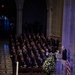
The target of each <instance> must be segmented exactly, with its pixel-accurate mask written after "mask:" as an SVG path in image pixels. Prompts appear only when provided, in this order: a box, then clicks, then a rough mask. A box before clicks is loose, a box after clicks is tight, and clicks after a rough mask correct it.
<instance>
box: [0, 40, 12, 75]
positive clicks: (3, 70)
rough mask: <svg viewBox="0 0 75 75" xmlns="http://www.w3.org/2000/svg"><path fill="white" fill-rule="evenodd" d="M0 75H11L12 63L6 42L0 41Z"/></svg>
mask: <svg viewBox="0 0 75 75" xmlns="http://www.w3.org/2000/svg"><path fill="white" fill-rule="evenodd" d="M0 75H12V62H11V58H10V54H9V46H8V41H5V40H1V41H0Z"/></svg>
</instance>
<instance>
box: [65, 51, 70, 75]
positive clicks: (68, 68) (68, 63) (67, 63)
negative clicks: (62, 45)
mask: <svg viewBox="0 0 75 75" xmlns="http://www.w3.org/2000/svg"><path fill="white" fill-rule="evenodd" d="M70 71H71V69H70V50H68V51H67V61H66V75H71V72H70Z"/></svg>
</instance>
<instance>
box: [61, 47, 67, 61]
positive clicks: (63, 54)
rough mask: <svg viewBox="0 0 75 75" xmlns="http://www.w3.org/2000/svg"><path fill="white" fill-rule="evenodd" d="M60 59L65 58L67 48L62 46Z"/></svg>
mask: <svg viewBox="0 0 75 75" xmlns="http://www.w3.org/2000/svg"><path fill="white" fill-rule="evenodd" d="M62 59H63V60H67V50H66V49H65V48H64V46H62Z"/></svg>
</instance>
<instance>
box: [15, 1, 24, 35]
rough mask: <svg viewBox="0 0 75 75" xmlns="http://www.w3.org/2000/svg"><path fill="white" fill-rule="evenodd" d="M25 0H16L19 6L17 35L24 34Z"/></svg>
mask: <svg viewBox="0 0 75 75" xmlns="http://www.w3.org/2000/svg"><path fill="white" fill-rule="evenodd" d="M23 3H24V0H16V6H17V27H16V28H17V31H16V32H17V35H20V34H22V9H23Z"/></svg>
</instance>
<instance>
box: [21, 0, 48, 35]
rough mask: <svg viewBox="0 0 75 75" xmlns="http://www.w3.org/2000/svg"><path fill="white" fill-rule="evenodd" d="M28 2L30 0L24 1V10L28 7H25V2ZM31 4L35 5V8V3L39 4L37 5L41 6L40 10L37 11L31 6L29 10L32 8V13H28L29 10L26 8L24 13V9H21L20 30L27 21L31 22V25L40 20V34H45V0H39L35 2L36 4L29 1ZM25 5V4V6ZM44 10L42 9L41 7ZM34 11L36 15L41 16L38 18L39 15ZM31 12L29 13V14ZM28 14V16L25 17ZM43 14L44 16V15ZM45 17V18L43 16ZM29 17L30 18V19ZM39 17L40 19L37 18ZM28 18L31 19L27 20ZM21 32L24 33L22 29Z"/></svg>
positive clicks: (33, 0)
mask: <svg viewBox="0 0 75 75" xmlns="http://www.w3.org/2000/svg"><path fill="white" fill-rule="evenodd" d="M29 1H31V0H25V1H24V8H25V7H28V6H26V5H27V3H26V2H29ZM32 2H34V3H33V4H36V5H35V6H36V7H37V6H38V5H37V3H39V5H40V6H41V9H42V10H41V9H39V8H37V9H36V8H35V7H34V5H32V6H31V7H30V8H32V7H33V9H32V11H30V10H29V9H27V8H25V10H26V11H24V9H23V21H22V22H23V23H22V24H23V27H22V28H24V26H25V25H26V23H28V21H29V22H31V23H33V22H34V21H39V20H40V22H41V21H42V22H41V23H42V24H43V25H42V28H43V29H41V30H42V31H41V33H42V32H44V33H45V34H46V30H47V28H46V27H47V26H46V25H47V3H46V0H42V1H40V0H37V3H36V2H35V0H32V1H31V3H32ZM25 3H26V4H25ZM31 3H30V5H31ZM42 6H43V7H44V8H43V7H42ZM33 10H35V12H34V11H33ZM39 10H40V11H41V12H42V13H40V11H39ZM36 11H38V13H39V14H40V15H42V16H40V15H38V13H36ZM30 12H31V13H30ZM28 13H29V15H27V14H28ZM32 13H33V14H34V15H35V16H32V15H33V14H32ZM44 13H45V14H44ZM44 15H45V16H44ZM30 16H31V17H30ZM39 16H40V18H39ZM26 17H27V19H28V20H27V19H26ZM29 17H30V18H31V19H29ZM23 32H24V29H23Z"/></svg>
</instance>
